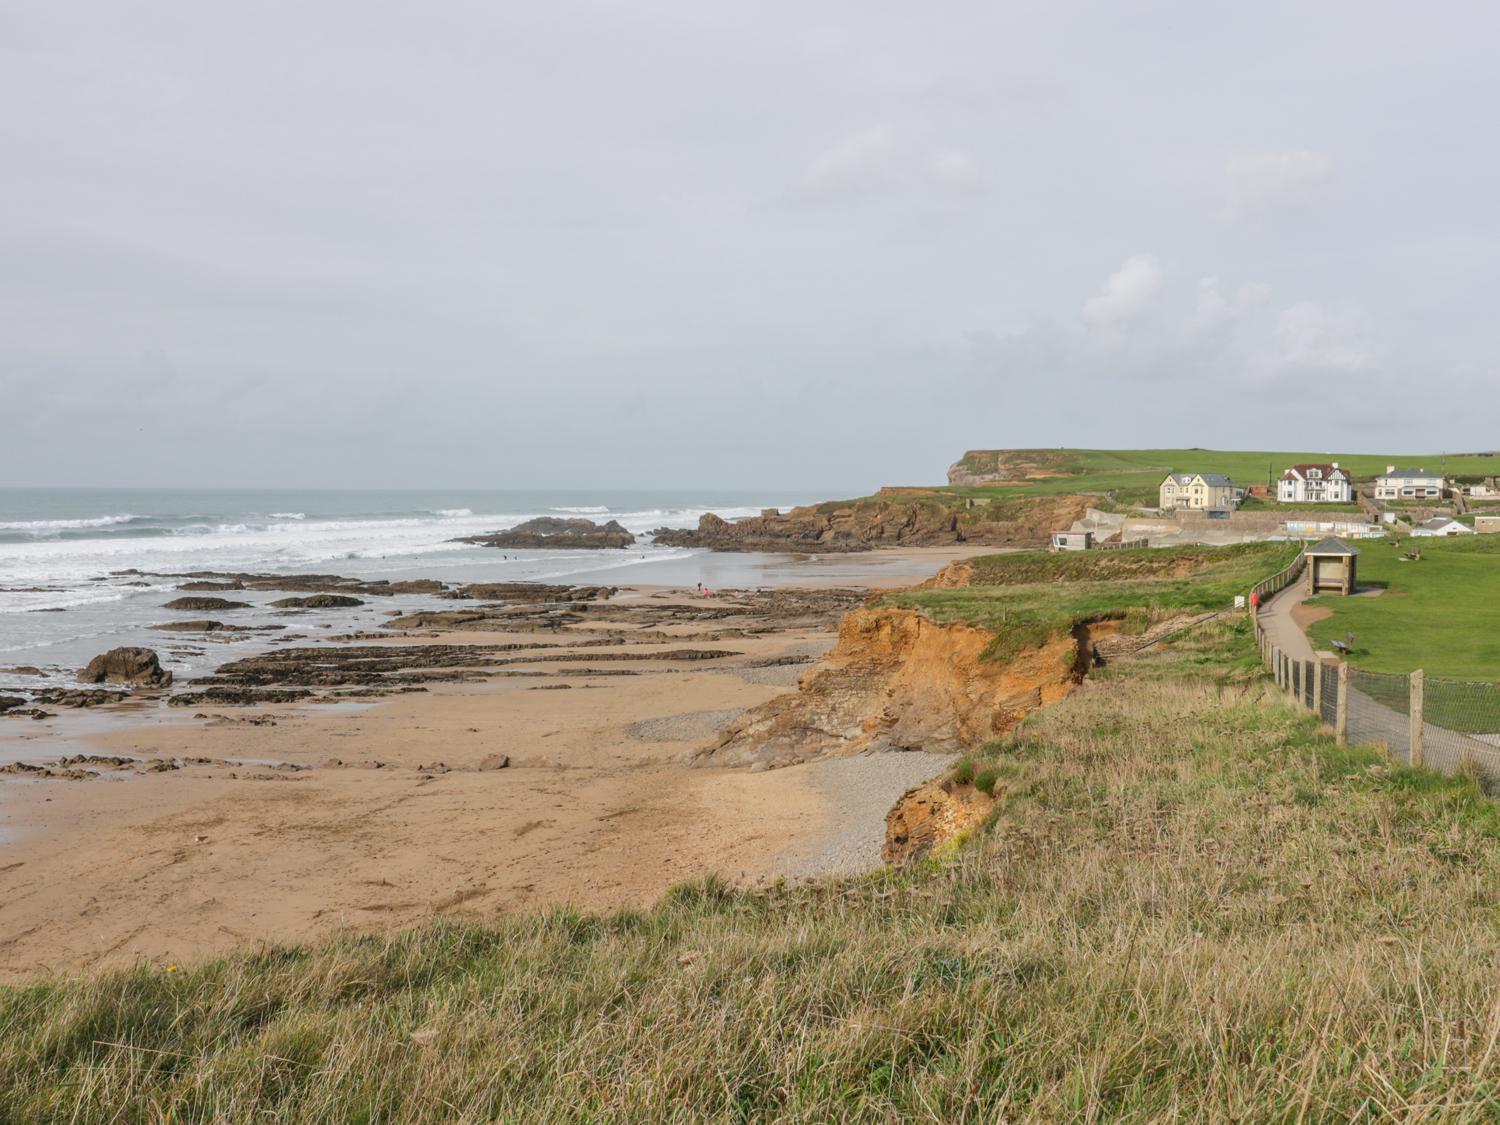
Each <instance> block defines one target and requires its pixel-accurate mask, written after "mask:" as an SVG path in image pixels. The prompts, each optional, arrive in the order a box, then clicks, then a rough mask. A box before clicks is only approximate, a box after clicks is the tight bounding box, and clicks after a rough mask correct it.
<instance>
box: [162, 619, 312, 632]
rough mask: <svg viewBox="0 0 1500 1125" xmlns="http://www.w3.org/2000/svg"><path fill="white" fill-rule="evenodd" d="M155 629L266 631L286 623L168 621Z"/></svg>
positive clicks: (166, 630) (181, 630)
mask: <svg viewBox="0 0 1500 1125" xmlns="http://www.w3.org/2000/svg"><path fill="white" fill-rule="evenodd" d="M151 628H153V629H161V630H163V631H165V632H169V633H265V632H271V631H274V630H277V629H285V628H286V626H285V625H226V624H224V622H222V621H213V620H194V621H168V622H166V623H165V624H162V625H153V626H151Z"/></svg>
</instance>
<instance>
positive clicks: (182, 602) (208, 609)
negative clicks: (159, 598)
mask: <svg viewBox="0 0 1500 1125" xmlns="http://www.w3.org/2000/svg"><path fill="white" fill-rule="evenodd" d="M249 608H250V603H249V602H232V601H230V600H229V599H228V598H177V599H175V600H173V601H170V602H168V603H167V604H166V605H164V606H162V609H178V610H185V611H189V612H192V613H221V612H223V611H224V610H226V609H249Z"/></svg>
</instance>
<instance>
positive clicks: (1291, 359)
mask: <svg viewBox="0 0 1500 1125" xmlns="http://www.w3.org/2000/svg"><path fill="white" fill-rule="evenodd" d="M1276 346H1277V350H1278V358H1279V360H1280V363H1281V366H1282V367H1283V368H1284V369H1288V370H1291V371H1295V372H1303V373H1307V374H1325V375H1361V374H1366V373H1368V372H1370V371H1373V370H1374V369H1375V367H1376V366H1377V362H1378V359H1379V355H1378V351H1379V349H1378V347H1377V346H1376V344H1375V342H1374V341H1373V339H1372V338H1371V334H1370V326H1369V318H1368V317H1366V316H1365V314H1364V313H1363V312H1362V311H1360V310H1359V309H1358V308H1355V307H1352V306H1351V307H1345V308H1341V309H1338V310H1332V311H1331V310H1327V309H1324V308H1323V307H1322V306H1321V305H1317V304H1315V303H1313V302H1312V301H1302V302H1299V303H1298V304H1295V305H1292V306H1291V307H1289V308H1287V309H1284V310H1282V313H1281V316H1280V317H1279V318H1277V321H1276Z"/></svg>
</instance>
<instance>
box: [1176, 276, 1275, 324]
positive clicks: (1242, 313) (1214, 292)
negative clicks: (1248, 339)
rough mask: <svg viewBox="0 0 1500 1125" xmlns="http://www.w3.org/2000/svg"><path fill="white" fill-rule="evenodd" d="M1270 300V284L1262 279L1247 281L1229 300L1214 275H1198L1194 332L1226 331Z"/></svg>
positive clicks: (1193, 322)
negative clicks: (1202, 276) (1261, 280)
mask: <svg viewBox="0 0 1500 1125" xmlns="http://www.w3.org/2000/svg"><path fill="white" fill-rule="evenodd" d="M1270 299H1271V287H1270V286H1269V285H1266V284H1265V283H1264V282H1259V281H1248V282H1246V283H1245V284H1243V285H1241V286H1240V287H1239V290H1238V292H1236V293H1235V295H1234V298H1233V299H1232V300H1231V299H1230V298H1229V297H1227V296H1225V294H1224V290H1223V289H1222V288H1221V287H1220V285H1219V279H1218V278H1217V277H1205V278H1201V279H1200V280H1199V282H1198V300H1197V304H1196V305H1195V307H1194V309H1193V320H1192V327H1193V331H1194V332H1195V333H1197V334H1199V335H1205V336H1206V335H1212V334H1213V333H1216V332H1222V331H1225V330H1227V329H1229V328H1231V327H1232V326H1234V325H1235V324H1237V323H1239V322H1240V321H1241V320H1243V319H1244V318H1245V317H1247V316H1248V315H1249V314H1251V313H1253V312H1254V311H1255V310H1256V309H1259V308H1261V307H1262V306H1264V305H1265V304H1266V303H1267V302H1268V301H1269V300H1270Z"/></svg>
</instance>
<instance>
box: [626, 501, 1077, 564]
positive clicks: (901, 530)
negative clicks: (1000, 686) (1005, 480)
mask: <svg viewBox="0 0 1500 1125" xmlns="http://www.w3.org/2000/svg"><path fill="white" fill-rule="evenodd" d="M914 491H916V492H919V491H920V490H893V491H891V492H890V493H889V494H886V495H881V496H875V497H869V498H866V499H864V500H856V501H850V502H848V503H845V504H837V503H833V504H818V505H815V506H811V507H802V508H793V509H791V510H790V511H788V512H785V513H783V512H778V511H776V510H775V509H767V510H766V511H764V512H762V513H761V514H760V515H758V516H751V517H749V518H748V519H742V520H735V521H733V522H731V521H729V520H725V519H723V518H721V517H720V516H717V515H714V514H713V513H709V514H707V515H705V516H703V517H702V518H701V519H699V521H698V527H697V528H696V529H695V530H683V529H680V528H665V527H664V528H658V529H657V530H656V531H653V532H652V533H651V534H652V536H653V537H654V540H655V542H656V543H657V544H659V545H661V546H667V547H706V548H709V549H711V550H715V551H767V552H787V551H792V552H797V553H809V554H814V553H824V552H841V551H867V550H870V549H872V548H876V547H926V546H941V545H943V544H951V543H973V544H976V545H980V546H994V547H1038V546H1043V545H1045V544H1046V542H1047V539H1048V536H1049V535H1050V534H1051V533H1052V531H1053V530H1055V529H1056V528H1059V527H1067V526H1069V525H1070V524H1072V523H1073V521H1074V520H1076V519H1079V518H1080V517H1081V516H1083V514H1084V512H1085V511H1087V509H1088V504H1089V501H1088V499H1087V498H1086V497H1082V496H1034V497H1021V498H1018V499H1017V500H1016V501H1014V502H1010V503H1007V504H1004V505H995V504H993V503H979V502H970V501H969V500H967V499H965V498H962V497H955V496H953V495H951V494H948V493H933V492H928V493H927V494H926V498H925V499H924V498H919V497H914V496H912V495H909V493H910V492H914Z"/></svg>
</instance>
